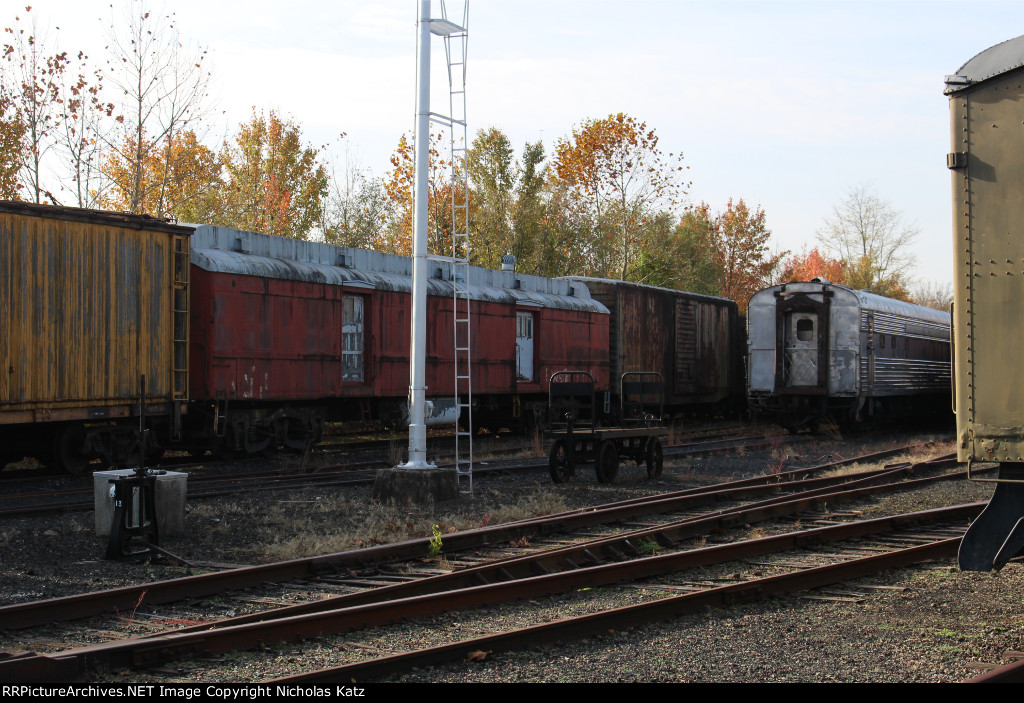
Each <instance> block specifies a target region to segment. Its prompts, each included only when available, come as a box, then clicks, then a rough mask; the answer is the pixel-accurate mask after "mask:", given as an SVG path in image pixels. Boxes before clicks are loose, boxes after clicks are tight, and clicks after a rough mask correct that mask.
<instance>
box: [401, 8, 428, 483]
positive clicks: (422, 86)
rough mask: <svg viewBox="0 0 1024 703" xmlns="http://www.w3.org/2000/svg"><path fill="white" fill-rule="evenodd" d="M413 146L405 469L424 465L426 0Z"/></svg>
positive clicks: (419, 48)
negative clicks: (410, 292) (413, 177)
mask: <svg viewBox="0 0 1024 703" xmlns="http://www.w3.org/2000/svg"><path fill="white" fill-rule="evenodd" d="M416 30H417V31H416V54H417V61H416V130H415V133H414V139H415V148H416V170H415V186H414V191H413V207H414V214H413V229H412V262H413V264H412V321H411V340H410V348H409V461H408V463H406V464H405V465H404V466H405V468H408V469H425V468H428V467H429V466H430V465H429V464H427V426H426V423H425V421H424V420H425V417H424V414H425V403H426V399H427V388H426V350H427V173H428V167H429V161H428V155H429V148H430V0H420V5H419V17H418V18H417V24H416Z"/></svg>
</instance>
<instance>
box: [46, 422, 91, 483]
mask: <svg viewBox="0 0 1024 703" xmlns="http://www.w3.org/2000/svg"><path fill="white" fill-rule="evenodd" d="M84 444H85V429H84V428H83V427H82V426H81V425H76V424H74V423H72V424H69V425H64V426H63V427H60V428H58V430H57V434H56V435H55V437H54V440H53V457H54V459H55V460H56V463H57V466H58V467H60V468H62V469H64V470H65V471H67V472H68V473H69V474H71V475H72V476H80V475H82V474H83V473H85V471H86V469H88V468H89V457H87V456H86V455H85V454H84V453H83V452H82V449H83V445H84Z"/></svg>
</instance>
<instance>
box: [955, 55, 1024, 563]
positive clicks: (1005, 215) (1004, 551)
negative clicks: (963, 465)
mask: <svg viewBox="0 0 1024 703" xmlns="http://www.w3.org/2000/svg"><path fill="white" fill-rule="evenodd" d="M945 93H946V95H947V96H948V97H949V102H950V116H951V137H952V150H951V151H950V153H949V154H948V155H947V157H946V163H947V166H948V167H949V169H950V171H951V173H952V175H953V262H954V276H953V292H954V296H953V328H954V332H953V337H954V407H955V410H956V417H957V453H958V456H959V459H960V460H961V461H966V462H975V461H997V462H999V463H1000V472H999V477H998V478H997V479H987V478H980V477H978V476H976V475H975V476H973V478H975V479H977V480H994V481H995V492H994V493H993V496H992V500H991V501H990V503H989V505H988V507H987V508H986V509H985V511H984V512H983V513H982V515H981V516H979V518H978V519H977V520H976V521H975V522H974V524H973V525H972V526H971V528H970V529H969V530H968V532H967V534H966V535H965V537H964V539H963V542H962V544H961V548H960V565H961V568H964V569H972V570H985V571H987V570H989V569H992V568H999V567H1000V566H1002V565H1003V564H1005V563H1006V561H1007V560H1009V559H1010V558H1012V557H1013V556H1014V555H1016V554H1017V553H1018V552H1019V551H1020V549H1021V547H1024V521H1021V517H1024V374H1021V362H1020V356H1019V354H1020V349H1021V331H1022V330H1024V232H1022V227H1024V108H1022V107H1021V106H1022V104H1024V102H1022V101H1024V37H1018V38H1016V39H1011V40H1009V41H1006V42H1003V43H1002V44H998V45H996V46H994V47H992V48H990V49H987V50H986V51H983V52H982V53H980V54H978V55H977V56H975V57H974V58H972V59H971V60H970V61H968V62H967V63H966V64H964V65H963V66H961V67H960V69H959V70H958V71H957V72H956V73H955V74H953V75H950V76H947V77H946V89H945Z"/></svg>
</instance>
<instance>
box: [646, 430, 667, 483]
mask: <svg viewBox="0 0 1024 703" xmlns="http://www.w3.org/2000/svg"><path fill="white" fill-rule="evenodd" d="M664 468H665V452H664V450H662V448H661V440H660V439H658V438H657V437H651V438H650V439H649V440H647V476H648V477H649V478H652V479H654V478H658V477H660V476H661V472H662V470H663V469H664Z"/></svg>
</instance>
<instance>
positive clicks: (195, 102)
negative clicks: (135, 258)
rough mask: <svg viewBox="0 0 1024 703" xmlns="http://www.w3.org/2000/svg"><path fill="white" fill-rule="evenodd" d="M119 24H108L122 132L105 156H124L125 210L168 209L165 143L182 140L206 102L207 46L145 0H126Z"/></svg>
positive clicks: (112, 79)
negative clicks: (155, 173) (196, 44)
mask: <svg viewBox="0 0 1024 703" xmlns="http://www.w3.org/2000/svg"><path fill="white" fill-rule="evenodd" d="M123 20H124V23H123V26H117V25H113V24H112V25H111V27H110V30H109V42H110V44H109V46H108V47H107V48H108V50H109V52H110V57H109V60H108V69H107V74H108V76H109V80H110V82H111V84H112V85H113V87H114V88H115V89H116V90H117V92H118V93H120V97H121V103H120V106H119V108H118V115H119V118H120V121H121V124H122V129H121V134H119V135H117V136H115V137H114V138H113V139H112V140H111V143H110V146H111V147H112V148H115V149H121V150H123V149H126V148H130V149H131V151H127V152H126V151H121V153H120V154H119V155H118V156H117V158H114V159H108V162H110V163H118V164H123V165H124V166H126V167H127V168H128V170H129V176H130V177H129V179H128V180H127V182H126V183H124V184H123V185H122V188H123V187H125V186H126V187H127V191H126V192H127V199H126V202H127V204H128V207H127V208H126V210H127V211H128V212H135V213H138V212H146V209H145V208H146V207H147V204H151V205H148V207H150V208H155V209H154V210H152V211H151V214H160V213H162V212H164V211H165V210H166V204H165V199H166V197H167V195H168V192H169V191H168V189H169V188H170V187H171V184H170V179H171V173H172V164H173V158H172V154H171V153H170V151H171V150H172V149H174V148H175V145H177V144H181V140H179V139H178V134H179V133H180V132H183V131H185V130H186V129H193V130H194V129H195V123H196V122H197V121H198V120H199V119H200V118H201V117H202V116H203V115H204V113H205V111H206V110H207V109H208V85H209V77H210V74H209V71H207V69H206V65H205V64H206V59H207V52H206V50H205V49H202V48H191V47H189V46H187V45H186V44H185V43H184V40H183V39H182V38H181V35H180V32H179V31H178V27H177V24H176V21H175V18H174V14H173V13H171V14H169V15H163V14H160V13H156V14H154V13H152V12H150V11H149V10H148V9H147V7H146V2H145V0H128V2H127V3H126V5H125V9H124V16H123ZM161 149H162V150H163V151H164V154H163V155H162V156H161V157H160V159H161V161H160V163H163V164H164V165H165V169H164V172H163V173H162V174H159V177H157V178H147V175H149V174H147V172H146V169H147V164H152V163H154V162H153V159H154V157H155V154H154V152H156V151H158V150H161Z"/></svg>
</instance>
